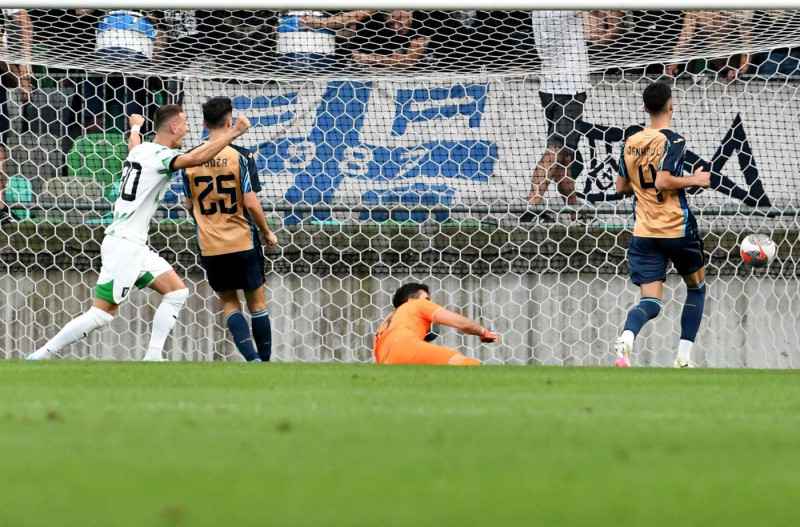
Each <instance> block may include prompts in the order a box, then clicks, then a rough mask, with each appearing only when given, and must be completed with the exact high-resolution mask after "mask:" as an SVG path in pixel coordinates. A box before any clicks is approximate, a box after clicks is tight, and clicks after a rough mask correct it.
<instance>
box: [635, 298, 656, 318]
mask: <svg viewBox="0 0 800 527" xmlns="http://www.w3.org/2000/svg"><path fill="white" fill-rule="evenodd" d="M637 308H639V309H641V310H642V311H643V312H644V314H645V316H646V317H647V319H648V320H650V319H653V318H656V317H657V316H658V314H659V313H661V300H659V299H657V298H651V297H644V298H642V299H641V300H640V301H639V305H638V306H637Z"/></svg>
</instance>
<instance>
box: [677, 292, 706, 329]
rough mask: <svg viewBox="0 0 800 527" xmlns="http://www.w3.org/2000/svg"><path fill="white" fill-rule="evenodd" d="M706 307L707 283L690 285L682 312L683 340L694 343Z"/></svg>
mask: <svg viewBox="0 0 800 527" xmlns="http://www.w3.org/2000/svg"><path fill="white" fill-rule="evenodd" d="M705 305H706V281H705V280H703V281H702V282H700V283H699V284H697V285H690V286H688V287H687V291H686V302H684V303H683V311H682V312H681V340H688V341H691V342H694V339H695V337H697V330H698V329H700V322H702V321H703V308H704V307H705Z"/></svg>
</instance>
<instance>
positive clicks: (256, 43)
mask: <svg viewBox="0 0 800 527" xmlns="http://www.w3.org/2000/svg"><path fill="white" fill-rule="evenodd" d="M214 16H215V17H216V18H219V19H220V20H221V22H220V26H219V33H220V34H221V36H222V38H221V39H220V40H219V42H218V43H217V44H215V47H216V46H218V47H219V49H217V64H218V65H221V66H225V67H227V69H228V70H229V71H231V72H233V71H235V70H241V69H243V68H245V69H248V70H255V69H267V65H268V64H271V63H272V62H273V60H274V55H275V45H276V41H275V29H276V27H277V24H278V22H277V13H276V12H275V11H267V10H259V11H247V10H235V11H215V12H214Z"/></svg>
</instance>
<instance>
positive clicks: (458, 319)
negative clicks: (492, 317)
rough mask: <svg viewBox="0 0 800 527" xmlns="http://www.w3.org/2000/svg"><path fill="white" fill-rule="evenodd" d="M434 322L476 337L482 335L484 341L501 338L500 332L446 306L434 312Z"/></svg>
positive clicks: (493, 340)
mask: <svg viewBox="0 0 800 527" xmlns="http://www.w3.org/2000/svg"><path fill="white" fill-rule="evenodd" d="M433 322H436V323H437V324H443V325H445V326H450V327H451V328H456V329H459V330H461V331H463V332H464V333H466V334H467V335H475V336H476V337H480V339H481V341H483V342H497V341H498V340H500V334H499V333H497V332H495V331H492V330H491V329H489V328H484V327H483V326H481V325H480V324H479V323H477V322H476V321H474V320H472V319H471V318H467V317H465V316H462V315H459V314H458V313H453V312H452V311H450V310H448V309H445V308H442V309H440V310H438V311H436V313H434V314H433Z"/></svg>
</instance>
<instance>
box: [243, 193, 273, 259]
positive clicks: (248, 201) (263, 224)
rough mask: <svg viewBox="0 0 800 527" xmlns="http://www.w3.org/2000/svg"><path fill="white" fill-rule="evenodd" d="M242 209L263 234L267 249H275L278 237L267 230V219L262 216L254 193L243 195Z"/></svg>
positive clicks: (262, 212)
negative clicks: (245, 210)
mask: <svg viewBox="0 0 800 527" xmlns="http://www.w3.org/2000/svg"><path fill="white" fill-rule="evenodd" d="M244 208H245V209H247V213H248V214H249V215H250V217H251V218H253V221H254V222H255V223H256V225H258V228H259V229H261V232H262V233H264V238H265V239H266V242H267V247H269V248H270V249H272V248H274V247H277V246H278V237H277V236H275V233H274V232H272V231H271V230H270V229H269V225H267V218H266V217H265V216H264V209H263V208H261V202H259V201H258V196H257V195H256V193H255V192H248V193H247V194H245V195H244Z"/></svg>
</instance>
